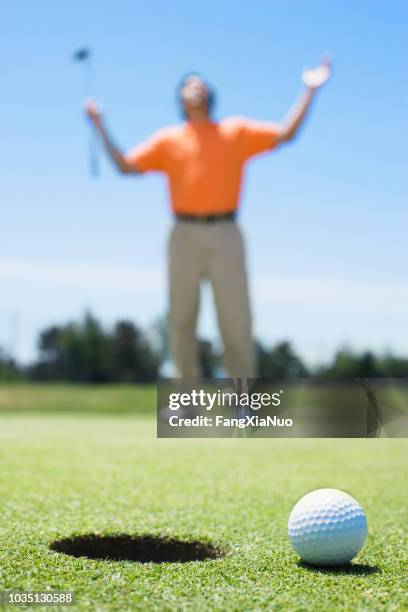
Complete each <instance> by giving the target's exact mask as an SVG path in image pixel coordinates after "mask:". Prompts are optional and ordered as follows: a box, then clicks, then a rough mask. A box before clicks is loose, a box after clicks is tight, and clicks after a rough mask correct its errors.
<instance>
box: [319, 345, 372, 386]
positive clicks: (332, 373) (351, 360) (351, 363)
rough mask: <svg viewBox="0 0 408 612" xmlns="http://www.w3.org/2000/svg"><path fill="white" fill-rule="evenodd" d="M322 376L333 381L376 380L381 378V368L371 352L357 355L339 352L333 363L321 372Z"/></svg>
mask: <svg viewBox="0 0 408 612" xmlns="http://www.w3.org/2000/svg"><path fill="white" fill-rule="evenodd" d="M319 375H320V376H324V377H326V378H333V379H339V380H340V379H343V380H346V379H353V378H376V377H381V376H382V375H383V374H382V372H381V367H380V365H379V363H378V360H377V358H376V357H375V356H374V355H373V354H372V353H371V352H369V351H366V352H364V353H361V354H360V355H359V354H355V353H353V352H352V351H350V350H348V349H343V350H341V351H338V352H337V353H336V354H335V356H334V359H333V362H332V363H331V364H330V365H329V366H328V367H325V368H322V369H321V370H320V372H319Z"/></svg>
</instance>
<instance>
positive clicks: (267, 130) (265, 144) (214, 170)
mask: <svg viewBox="0 0 408 612" xmlns="http://www.w3.org/2000/svg"><path fill="white" fill-rule="evenodd" d="M278 142H279V126H278V125H277V124H274V123H266V122H260V121H253V120H248V119H242V118H239V117H230V118H228V119H224V120H223V121H220V122H219V123H215V122H212V121H210V120H208V121H200V122H187V123H184V124H182V125H180V126H177V127H170V128H165V129H162V130H160V131H159V132H157V133H156V134H154V135H153V136H152V137H151V138H150V139H149V140H147V141H146V142H145V143H143V144H141V145H139V146H138V147H136V148H135V149H133V150H132V151H130V152H129V153H128V154H127V156H126V160H127V161H128V163H129V164H130V165H131V166H133V167H134V168H135V170H137V171H139V172H151V171H153V172H163V173H165V174H166V176H167V180H168V187H169V192H170V199H171V204H172V208H173V211H174V212H175V213H184V214H197V215H198V214H202V215H205V214H217V213H218V214H220V213H225V212H230V211H233V210H235V209H236V208H237V206H238V202H239V196H240V190H241V182H242V175H243V169H244V165H245V162H246V161H247V160H248V159H249V158H251V157H253V156H254V155H257V154H258V153H262V152H264V151H270V150H271V149H273V148H274V147H275V146H276V145H277V144H278Z"/></svg>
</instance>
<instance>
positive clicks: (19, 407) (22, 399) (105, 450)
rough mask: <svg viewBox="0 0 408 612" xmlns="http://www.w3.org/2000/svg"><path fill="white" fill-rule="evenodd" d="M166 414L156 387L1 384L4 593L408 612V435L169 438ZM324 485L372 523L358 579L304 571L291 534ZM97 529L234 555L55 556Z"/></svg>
mask: <svg viewBox="0 0 408 612" xmlns="http://www.w3.org/2000/svg"><path fill="white" fill-rule="evenodd" d="M154 403H155V398H154V391H153V389H152V388H131V387H117V388H115V387H100V388H98V389H95V388H80V387H75V388H66V387H58V386H56V387H36V388H34V389H33V388H32V387H29V386H26V387H12V386H11V387H3V388H0V408H1V409H2V412H1V411H0V465H1V477H0V499H1V516H2V518H1V522H0V533H1V540H0V541H1V545H0V568H1V569H0V583H1V588H2V589H12V588H14V589H16V588H19V589H27V590H40V589H46V588H53V589H54V588H55V589H70V590H73V591H75V592H76V598H77V604H78V607H79V608H80V609H82V608H84V609H86V608H92V609H95V608H98V609H112V610H114V609H117V610H126V609H130V608H132V609H146V610H175V609H185V610H206V609H209V610H257V609H272V608H273V609H274V610H308V609H313V610H322V611H323V610H325V611H327V610H335V609H342V610H343V609H346V610H356V609H370V610H380V609H384V610H403V609H407V606H408V597H407V593H408V578H407V562H408V528H407V520H406V512H407V494H406V485H405V483H406V482H407V479H408V460H407V441H406V440H388V439H369V440H336V441H333V440H311V439H309V440H272V439H263V440H251V439H231V440H157V439H156V438H155V419H154V416H153V414H152V410H153V408H154ZM135 409H136V413H134V410H135ZM324 486H330V487H336V488H339V489H343V490H346V491H348V492H350V493H351V494H352V495H353V496H355V497H356V498H357V499H358V501H359V502H360V503H361V504H362V505H363V507H364V508H365V510H366V512H367V516H368V523H369V537H368V540H367V543H366V546H365V548H364V549H363V551H362V552H361V553H360V555H359V556H358V558H357V559H356V561H355V564H354V565H351V566H350V567H349V568H348V569H346V570H345V569H338V570H325V569H321V570H314V569H312V568H307V567H302V566H301V565H300V564H299V563H298V560H297V557H296V555H295V554H294V552H293V551H292V550H291V548H290V545H289V542H288V539H287V535H286V524H287V517H288V514H289V512H290V510H291V508H292V506H293V504H294V503H295V501H296V500H297V499H298V498H299V497H300V496H302V495H303V494H304V493H305V492H307V491H309V490H311V489H314V488H318V487H324ZM86 534H88V535H92V536H93V537H94V538H96V540H98V538H99V539H100V537H101V536H112V535H115V534H116V535H118V534H120V535H121V536H124V535H128V536H141V535H148V536H154V537H164V538H173V539H174V538H177V539H180V540H182V541H184V542H187V543H188V542H190V541H196V542H201V543H203V545H206V544H207V545H208V544H212V545H213V547H214V548H215V549H217V550H218V549H220V550H221V551H222V552H223V554H224V556H221V557H220V558H212V559H207V560H204V561H190V562H185V563H181V562H176V563H160V564H158V563H152V562H149V563H139V562H133V561H114V560H101V559H89V558H87V557H74V556H69V555H66V554H64V553H61V552H56V551H55V550H52V548H51V547H52V544H53V542H55V541H56V540H61V539H63V538H70V539H72V538H73V537H75V536H79V535H86ZM37 609H38V608H37ZM45 609H49V608H45Z"/></svg>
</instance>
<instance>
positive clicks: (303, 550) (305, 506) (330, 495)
mask: <svg viewBox="0 0 408 612" xmlns="http://www.w3.org/2000/svg"><path fill="white" fill-rule="evenodd" d="M288 533H289V538H290V540H291V542H292V546H293V548H294V549H295V551H296V552H297V553H298V555H300V557H301V558H302V559H303V561H306V563H311V564H314V565H343V564H345V563H348V562H349V561H351V560H352V559H353V558H354V557H355V556H356V554H357V553H358V552H359V551H360V550H361V548H362V547H363V544H364V541H365V539H366V537H367V519H366V516H365V513H364V510H363V509H362V508H361V506H360V505H359V504H358V503H357V502H356V500H355V499H354V498H353V497H351V495H348V494H347V493H344V492H343V491H339V490H337V489H317V490H316V491H312V492H311V493H308V494H307V495H305V496H304V497H302V498H301V499H300V500H299V501H298V502H297V504H296V505H295V507H294V508H293V510H292V512H291V513H290V516H289V523H288Z"/></svg>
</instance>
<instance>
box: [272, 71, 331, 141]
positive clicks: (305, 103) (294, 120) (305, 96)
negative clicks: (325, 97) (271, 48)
mask: <svg viewBox="0 0 408 612" xmlns="http://www.w3.org/2000/svg"><path fill="white" fill-rule="evenodd" d="M329 78H330V61H329V60H325V61H323V62H322V63H321V65H320V66H319V67H318V68H312V69H306V70H304V71H303V76H302V80H303V82H304V84H305V85H306V90H305V91H304V92H302V94H301V95H300V97H299V99H298V100H297V101H296V103H295V105H294V106H293V108H292V109H291V110H290V111H289V113H288V115H287V116H286V118H285V119H284V121H283V123H282V125H281V133H280V138H279V140H280V142H290V141H291V140H293V138H295V136H296V135H297V133H298V131H299V129H300V127H301V126H302V125H303V123H304V121H305V118H306V116H307V114H308V111H309V108H310V105H311V103H312V100H313V98H314V97H315V95H316V92H317V90H318V89H319V88H320V87H321V86H322V85H324V83H326V82H327V81H328V79H329Z"/></svg>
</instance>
